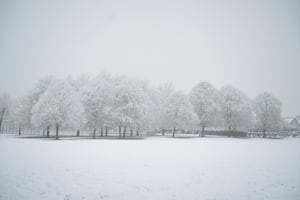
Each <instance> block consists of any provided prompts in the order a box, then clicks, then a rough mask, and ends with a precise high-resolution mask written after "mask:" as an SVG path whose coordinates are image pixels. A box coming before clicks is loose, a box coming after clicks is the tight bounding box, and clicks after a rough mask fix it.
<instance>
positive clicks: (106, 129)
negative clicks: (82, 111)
mask: <svg viewBox="0 0 300 200" xmlns="http://www.w3.org/2000/svg"><path fill="white" fill-rule="evenodd" d="M107 135H108V128H107V127H105V136H107Z"/></svg>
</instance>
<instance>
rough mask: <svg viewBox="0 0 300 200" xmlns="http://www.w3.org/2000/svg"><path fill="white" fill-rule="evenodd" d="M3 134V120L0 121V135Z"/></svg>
mask: <svg viewBox="0 0 300 200" xmlns="http://www.w3.org/2000/svg"><path fill="white" fill-rule="evenodd" d="M1 132H2V118H1V119H0V133H1Z"/></svg>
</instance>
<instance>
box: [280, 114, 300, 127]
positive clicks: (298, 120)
mask: <svg viewBox="0 0 300 200" xmlns="http://www.w3.org/2000/svg"><path fill="white" fill-rule="evenodd" d="M284 122H285V123H286V124H287V126H288V128H290V129H295V130H300V116H298V117H294V118H291V117H288V118H285V119H284Z"/></svg>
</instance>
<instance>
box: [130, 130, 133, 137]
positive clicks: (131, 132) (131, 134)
mask: <svg viewBox="0 0 300 200" xmlns="http://www.w3.org/2000/svg"><path fill="white" fill-rule="evenodd" d="M130 136H131V137H132V136H133V130H132V129H130Z"/></svg>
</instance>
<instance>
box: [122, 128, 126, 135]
mask: <svg viewBox="0 0 300 200" xmlns="http://www.w3.org/2000/svg"><path fill="white" fill-rule="evenodd" d="M125 135H126V126H124V129H123V137H125Z"/></svg>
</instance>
